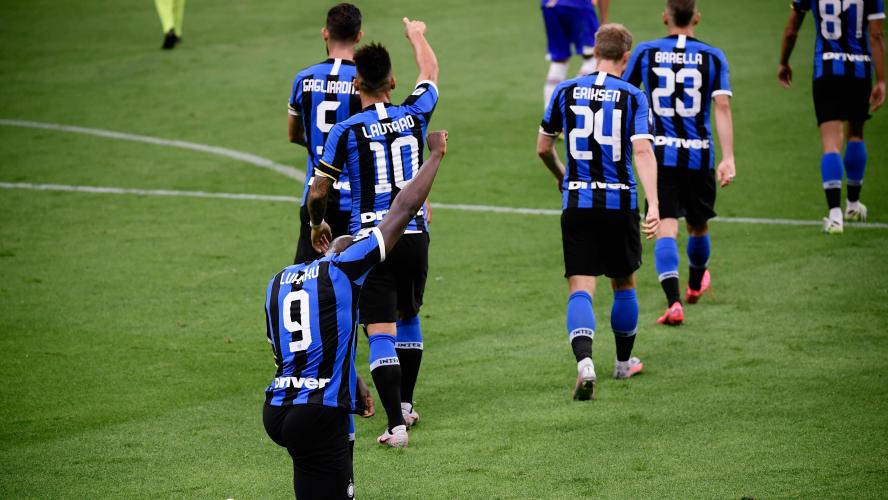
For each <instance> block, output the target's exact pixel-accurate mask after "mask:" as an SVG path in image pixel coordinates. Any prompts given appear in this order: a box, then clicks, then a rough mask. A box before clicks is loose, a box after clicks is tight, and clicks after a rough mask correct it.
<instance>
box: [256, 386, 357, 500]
mask: <svg viewBox="0 0 888 500" xmlns="http://www.w3.org/2000/svg"><path fill="white" fill-rule="evenodd" d="M348 422H349V420H348V413H347V412H345V411H344V410H342V409H339V408H332V407H329V406H322V405H315V404H310V405H292V406H271V405H269V404H266V405H264V406H263V408H262V423H263V424H264V425H265V432H266V433H268V437H270V438H271V440H272V441H274V442H275V443H277V444H278V445H279V446H283V447H284V448H286V449H287V452H289V453H290V458H292V459H293V490H294V492H295V493H296V498H303V499H305V498H307V499H313V498H352V497H354V490H355V486H354V480H353V478H352V461H351V453H350V451H349V442H348Z"/></svg>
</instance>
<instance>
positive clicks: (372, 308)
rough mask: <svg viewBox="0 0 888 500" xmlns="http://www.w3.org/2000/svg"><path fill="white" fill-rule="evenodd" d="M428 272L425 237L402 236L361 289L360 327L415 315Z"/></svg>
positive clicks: (427, 236)
mask: <svg viewBox="0 0 888 500" xmlns="http://www.w3.org/2000/svg"><path fill="white" fill-rule="evenodd" d="M428 272H429V233H417V234H405V235H404V236H401V239H400V240H398V243H397V244H396V245H395V248H393V249H392V251H391V252H390V253H389V254H388V255H386V257H385V261H384V262H382V263H381V264H379V265H377V266H376V267H374V268H373V270H372V271H370V274H369V275H368V276H367V280H366V281H364V287H363V288H362V289H361V299H360V304H359V305H360V316H359V321H360V322H361V324H364V325H368V324H371V323H394V322H395V321H397V320H398V319H400V318H412V317H413V316H416V315H417V314H419V308H420V307H421V306H422V296H423V293H424V292H425V284H426V277H427V275H428Z"/></svg>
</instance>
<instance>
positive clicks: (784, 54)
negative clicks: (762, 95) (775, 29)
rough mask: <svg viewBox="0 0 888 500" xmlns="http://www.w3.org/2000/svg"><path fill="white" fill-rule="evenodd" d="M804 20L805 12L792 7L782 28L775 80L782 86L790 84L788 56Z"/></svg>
mask: <svg viewBox="0 0 888 500" xmlns="http://www.w3.org/2000/svg"><path fill="white" fill-rule="evenodd" d="M804 20H805V13H804V12H799V11H797V10H795V9H792V10H791V11H790V12H789V20H788V21H787V22H786V28H785V29H784V30H783V43H782V44H781V47H780V66H779V67H778V68H777V80H778V81H779V82H780V85H783V88H789V86H790V85H792V66H790V65H789V56H791V55H792V49H794V48H795V43H796V39H797V38H798V37H799V29H800V28H801V27H802V21H804Z"/></svg>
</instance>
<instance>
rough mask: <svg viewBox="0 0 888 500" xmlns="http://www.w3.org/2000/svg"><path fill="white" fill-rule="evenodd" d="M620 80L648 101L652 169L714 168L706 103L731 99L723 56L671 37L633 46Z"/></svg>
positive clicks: (685, 39) (708, 47) (692, 40)
mask: <svg viewBox="0 0 888 500" xmlns="http://www.w3.org/2000/svg"><path fill="white" fill-rule="evenodd" d="M625 76H626V79H627V80H628V81H629V82H630V83H632V84H634V85H638V86H640V87H643V88H644V91H645V93H646V94H647V95H648V99H649V100H650V104H651V109H652V111H653V114H654V119H655V121H656V127H655V129H656V138H655V140H654V146H655V152H656V155H657V164H658V165H661V166H666V167H685V168H690V169H694V170H697V169H710V168H714V166H715V150H714V148H713V144H712V126H711V123H710V111H711V107H712V99H713V98H714V97H715V96H718V95H727V96H730V95H732V92H731V87H730V74H729V71H728V62H727V58H726V57H725V55H724V52H722V51H721V50H720V49H718V48H716V47H713V46H711V45H708V44H706V43H704V42H701V41H700V40H697V39H695V38H692V37H688V36H686V35H671V36H668V37H665V38H661V39H658V40H653V41H650V42H645V43H642V44H639V45H638V47H636V49H635V51H634V52H633V53H632V58H631V60H630V61H629V66H628V67H627V69H626V74H625Z"/></svg>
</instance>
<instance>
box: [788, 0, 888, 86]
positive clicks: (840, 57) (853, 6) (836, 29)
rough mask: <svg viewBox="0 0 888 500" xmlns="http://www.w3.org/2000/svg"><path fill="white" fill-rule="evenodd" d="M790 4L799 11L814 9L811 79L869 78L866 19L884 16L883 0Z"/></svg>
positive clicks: (795, 0) (812, 0) (810, 0)
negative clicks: (814, 29)
mask: <svg viewBox="0 0 888 500" xmlns="http://www.w3.org/2000/svg"><path fill="white" fill-rule="evenodd" d="M792 7H793V8H794V9H795V10H796V11H797V12H801V13H805V12H807V11H809V10H811V11H813V12H814V21H815V24H816V30H817V41H816V45H815V47H814V79H815V80H817V79H819V78H823V77H828V76H843V77H850V78H866V79H869V78H872V76H871V75H872V73H871V72H872V58H871V53H870V46H869V33H868V32H869V21H873V20H876V19H884V18H885V5H884V3H883V0H793V2H792Z"/></svg>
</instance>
